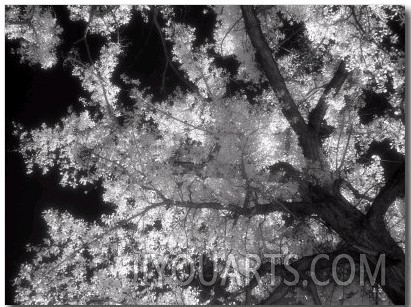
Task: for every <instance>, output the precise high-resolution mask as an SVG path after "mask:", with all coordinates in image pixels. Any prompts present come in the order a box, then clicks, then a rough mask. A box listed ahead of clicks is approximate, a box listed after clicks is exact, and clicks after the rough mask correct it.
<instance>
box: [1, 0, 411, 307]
mask: <svg viewBox="0 0 411 307" xmlns="http://www.w3.org/2000/svg"><path fill="white" fill-rule="evenodd" d="M67 10H68V12H69V16H70V20H71V22H72V23H73V24H74V23H80V24H82V25H83V26H84V28H83V29H84V32H83V33H82V34H80V36H79V37H78V40H77V41H76V42H75V43H74V44H73V46H72V48H71V49H70V51H68V52H67V53H63V52H61V50H60V49H59V48H60V45H61V44H62V43H64V42H63V39H62V34H63V33H64V32H65V31H70V28H63V27H62V26H61V25H60V24H59V20H58V18H57V17H56V16H55V13H54V12H53V8H52V7H46V6H8V7H6V30H5V32H6V37H7V38H8V39H10V40H15V41H17V42H18V47H17V48H16V49H15V52H16V54H17V55H18V56H19V57H20V58H21V61H22V62H24V63H27V64H28V65H31V66H32V67H33V69H51V68H52V67H54V66H58V65H64V66H65V67H66V69H68V70H70V71H71V72H72V75H73V77H75V78H77V79H78V80H79V81H80V82H81V86H82V88H83V90H84V91H83V94H82V95H81V97H79V100H78V102H73V105H75V107H73V108H71V109H69V110H68V112H67V115H66V116H65V117H64V118H61V119H60V120H59V122H58V123H57V124H55V125H54V124H50V123H43V124H42V125H41V127H38V128H37V129H32V130H28V129H26V128H25V127H23V126H22V125H20V124H19V123H16V124H15V127H16V128H15V133H16V135H17V136H18V137H19V138H20V147H19V151H20V153H21V154H22V155H23V157H24V159H25V162H26V165H27V172H28V173H30V172H32V171H33V170H34V169H35V168H38V169H40V170H42V172H43V173H47V172H48V171H50V169H54V168H57V169H58V170H59V172H60V175H61V178H60V184H61V185H63V186H68V187H71V188H77V187H78V186H79V185H101V186H102V187H103V188H104V194H103V199H104V201H105V202H106V203H107V205H108V206H111V207H112V208H113V209H114V211H113V213H112V214H106V215H102V216H101V219H100V220H99V221H98V222H95V223H88V222H86V221H84V220H81V219H78V218H76V217H75V216H72V215H71V214H70V213H68V212H58V211H57V210H47V211H45V212H44V219H45V221H46V223H47V225H48V234H47V237H46V238H44V242H43V243H42V244H41V245H39V246H29V247H28V251H29V252H32V253H33V258H32V261H31V262H29V263H25V264H22V266H21V270H20V273H19V275H18V277H17V278H16V279H15V286H16V299H17V301H18V302H20V303H23V304H49V303H51V304H93V303H98V304H153V303H157V304H168V303H174V304H204V303H211V304H219V303H234V304H242V303H248V304H262V303H267V304H273V303H281V302H282V303H284V302H292V303H294V304H295V303H305V304H312V303H315V304H320V303H328V304H333V303H337V302H338V303H348V304H369V303H375V302H377V303H389V302H392V303H395V304H404V303H405V256H404V249H405V242H404V228H405V203H404V194H405V190H404V186H405V158H404V154H405V101H404V96H405V50H404V37H403V29H404V14H405V13H404V8H403V7H400V6H254V7H253V6H241V7H240V6H206V7H203V8H202V9H201V10H198V11H199V12H201V14H202V15H201V16H199V17H198V20H202V19H201V18H204V16H206V17H207V18H209V20H211V21H210V24H209V25H208V27H209V29H208V30H209V32H210V35H208V36H207V35H205V36H201V35H200V34H199V27H200V22H195V21H194V22H193V20H190V19H184V17H182V13H181V7H171V6H76V5H74V6H67ZM187 10H190V9H189V8H187ZM133 22H139V23H145V24H150V29H151V31H153V32H154V33H155V34H153V35H157V36H158V37H159V42H161V43H160V44H159V47H160V48H162V50H163V54H164V57H163V58H162V59H161V61H162V62H164V71H163V72H162V73H158V74H157V75H156V76H157V79H158V80H156V82H157V84H158V85H160V86H159V87H157V89H156V90H154V86H150V84H148V85H147V84H143V82H141V80H140V79H139V71H138V69H136V71H130V70H127V69H126V68H125V65H124V59H125V58H126V57H127V56H129V55H130V52H131V50H133V49H132V45H133V43H135V41H133V40H136V38H135V37H134V38H131V37H130V35H127V33H130V32H132V29H130V27H131V24H132V23H133ZM138 39H139V38H137V40H138ZM91 40H94V41H96V40H97V41H98V44H93V45H92V44H91V43H90V41H91ZM136 56H137V55H136ZM159 61H160V59H159ZM167 76H172V78H173V80H170V78H169V77H167ZM175 80H178V81H175ZM56 103H58V102H56ZM387 153H390V154H391V155H390V156H391V157H395V159H394V158H392V159H387ZM147 254H155V255H161V257H162V259H163V260H164V259H165V257H168V258H169V259H172V260H174V261H175V262H176V268H177V269H176V270H177V271H176V274H174V275H173V274H171V273H170V268H169V267H168V266H164V267H163V269H164V272H165V273H166V274H165V275H166V276H171V277H165V280H161V277H160V276H159V274H158V272H159V270H158V269H159V267H161V263H162V262H161V261H160V260H158V259H157V258H156V257H151V258H149V257H148V258H147V257H146V260H147V259H148V260H147V263H146V264H147V265H146V268H145V269H146V270H147V272H146V273H147V274H146V275H144V274H142V273H144V272H141V270H140V272H137V271H136V259H137V258H138V256H140V257H142V256H143V255H147ZM182 254H184V255H186V257H187V259H185V260H186V261H177V260H178V257H177V255H182ZM249 254H254V255H259V256H260V258H261V263H258V261H256V260H255V259H254V260H253V261H252V265H251V266H252V267H258V269H257V270H256V272H254V274H252V273H250V274H249V273H248V272H247V271H245V270H244V267H246V266H247V265H248V264H249V263H248V262H247V257H246V255H249ZM268 254H283V255H286V254H294V255H297V256H298V257H296V258H298V259H290V263H291V266H292V267H293V268H294V269H295V270H296V271H298V273H300V281H299V282H298V283H297V284H295V285H289V284H288V283H287V281H290V280H293V277H292V274H290V271H288V270H285V268H284V264H285V263H284V262H283V259H280V261H274V259H270V258H267V257H264V255H268ZM317 254H325V255H328V256H329V260H328V261H326V260H324V261H322V262H321V261H319V262H318V266H317V272H316V273H317V275H318V276H322V277H323V278H325V277H326V276H328V275H327V274H329V272H330V271H331V265H332V261H333V260H334V259H335V258H336V257H338V255H339V254H348V255H351V256H352V257H353V259H354V260H355V264H356V268H357V270H356V273H355V278H354V282H352V283H351V284H349V285H345V286H342V285H339V284H337V283H336V282H333V281H330V283H329V284H328V285H324V286H318V285H315V283H313V280H312V277H311V276H310V269H311V267H310V264H311V260H312V259H313V258H314V257H315V256H316V255H317ZM360 254H364V255H366V259H367V261H368V263H369V264H370V267H371V269H376V268H377V266H378V260H379V256H380V255H382V254H383V255H385V257H386V258H385V259H386V267H385V272H386V273H385V275H386V280H385V282H383V280H382V279H383V277H382V276H381V274H378V275H377V277H376V284H375V285H372V283H370V282H369V281H367V283H366V284H365V285H360V283H359V279H358V276H359V274H360V272H359V270H358V263H359V261H360ZM188 258H190V259H192V261H193V262H192V263H194V265H195V266H196V267H197V268H200V271H202V272H203V273H204V276H207V277H206V278H205V279H206V280H207V281H209V280H211V279H212V277H213V276H214V275H215V276H216V282H214V283H212V284H206V283H204V282H201V281H200V275H201V274H198V272H197V273H196V274H195V275H194V278H192V279H191V280H188V281H187V282H186V283H182V282H181V281H182V280H183V281H184V280H186V279H187V278H189V273H188V272H189V269H190V268H189V266H188V265H187V264H188V263H190V261H188ZM233 259H234V260H233ZM180 260H181V259H180ZM212 260H213V261H212ZM163 262H164V263H165V261H163ZM227 268H229V269H227ZM273 268H275V269H276V275H275V278H274V279H273V280H271V279H270V278H269V277H270V272H271V269H273ZM338 268H339V276H342V277H341V279H342V280H345V279H346V278H345V279H344V277H343V275H344V269H346V268H347V263H346V262H344V261H342V262H341V265H339V266H338ZM143 275H144V276H143ZM147 275H148V276H147ZM257 275H259V276H260V277H261V279H259V278H257ZM173 277H174V278H173ZM176 277H177V279H176ZM201 277H203V276H201ZM144 278H146V281H147V280H148V281H149V282H151V283H147V284H145V283H144V282H142V281H144ZM178 278H179V280H178ZM153 281H156V282H153Z"/></svg>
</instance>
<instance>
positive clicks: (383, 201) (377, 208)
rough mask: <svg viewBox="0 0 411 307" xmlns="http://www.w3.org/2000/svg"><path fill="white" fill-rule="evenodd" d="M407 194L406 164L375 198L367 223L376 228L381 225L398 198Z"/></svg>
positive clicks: (403, 164) (402, 165)
mask: <svg viewBox="0 0 411 307" xmlns="http://www.w3.org/2000/svg"><path fill="white" fill-rule="evenodd" d="M404 192H405V162H403V163H402V164H401V166H400V167H399V168H398V171H397V172H395V173H394V174H393V175H392V176H391V178H389V179H388V181H387V183H386V184H385V185H384V186H383V187H382V188H381V190H380V192H379V193H378V195H377V196H376V197H375V199H374V201H373V203H372V205H371V208H370V209H369V210H368V212H367V215H366V221H367V222H368V223H369V224H371V225H374V226H377V225H381V224H382V222H383V218H384V215H385V213H386V212H387V210H388V208H389V207H390V205H391V203H392V202H393V201H394V200H395V199H396V198H397V197H403V196H404Z"/></svg>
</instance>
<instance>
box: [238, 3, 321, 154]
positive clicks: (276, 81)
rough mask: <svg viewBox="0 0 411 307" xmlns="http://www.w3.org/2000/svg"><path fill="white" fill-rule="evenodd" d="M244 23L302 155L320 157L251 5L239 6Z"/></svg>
mask: <svg viewBox="0 0 411 307" xmlns="http://www.w3.org/2000/svg"><path fill="white" fill-rule="evenodd" d="M241 10H242V13H243V18H244V23H245V27H246V31H247V34H248V37H249V38H250V40H251V43H252V45H253V46H254V48H255V50H256V55H257V57H258V59H259V60H260V62H261V67H262V69H263V71H264V73H265V75H266V77H267V79H268V81H269V83H270V85H271V88H272V89H273V91H274V93H275V95H276V97H277V98H278V100H279V102H280V107H281V111H282V113H283V114H284V116H285V118H286V119H287V121H288V122H289V124H290V126H291V127H292V128H293V130H294V131H295V133H296V134H297V136H298V140H299V142H300V145H301V147H302V149H303V153H304V156H305V157H306V158H307V159H309V160H312V161H317V160H319V159H320V150H319V149H320V146H319V142H318V140H317V138H316V137H315V135H313V133H312V130H311V129H309V127H308V125H307V124H306V122H305V121H304V118H303V117H302V116H301V114H300V112H299V110H298V107H297V105H296V104H295V102H294V100H293V98H292V97H291V94H290V92H289V91H288V88H287V86H286V84H285V81H284V78H283V77H282V75H281V73H280V70H279V68H278V65H277V63H276V61H275V60H274V58H273V56H272V52H271V50H270V47H269V46H268V44H267V42H266V40H265V38H264V34H263V32H262V30H261V27H260V23H259V20H258V18H257V16H256V13H255V10H254V8H253V7H252V6H241Z"/></svg>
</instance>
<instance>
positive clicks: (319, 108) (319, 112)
mask: <svg viewBox="0 0 411 307" xmlns="http://www.w3.org/2000/svg"><path fill="white" fill-rule="evenodd" d="M347 77H348V71H347V70H346V69H345V62H344V61H340V64H339V65H338V68H337V70H336V71H335V73H334V76H333V77H332V79H331V81H330V82H329V83H328V84H327V86H326V87H325V89H324V92H323V94H322V95H321V97H320V99H319V100H318V103H317V105H316V106H315V107H314V109H313V110H312V111H311V112H310V115H309V121H308V125H310V126H311V127H313V128H314V131H315V132H316V133H317V134H318V132H319V130H320V126H321V122H322V120H323V119H324V116H325V113H326V112H327V109H328V105H327V103H326V100H327V96H328V94H330V92H331V91H333V90H334V91H335V92H334V95H333V96H335V95H337V93H338V92H339V90H340V88H341V86H342V85H343V83H344V81H345V79H347Z"/></svg>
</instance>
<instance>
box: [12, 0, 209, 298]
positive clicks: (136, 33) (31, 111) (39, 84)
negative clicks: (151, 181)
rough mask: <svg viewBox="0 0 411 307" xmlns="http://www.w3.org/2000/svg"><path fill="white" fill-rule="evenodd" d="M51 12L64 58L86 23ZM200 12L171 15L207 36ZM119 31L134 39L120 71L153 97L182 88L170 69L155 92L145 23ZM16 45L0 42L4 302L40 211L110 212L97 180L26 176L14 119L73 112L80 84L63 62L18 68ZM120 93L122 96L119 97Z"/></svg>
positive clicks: (159, 65) (152, 47)
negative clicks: (2, 48) (2, 50)
mask: <svg viewBox="0 0 411 307" xmlns="http://www.w3.org/2000/svg"><path fill="white" fill-rule="evenodd" d="M54 10H55V12H56V15H57V19H58V23H59V24H60V25H61V26H62V27H63V29H64V32H63V37H62V39H63V41H64V44H63V45H62V46H60V48H59V51H58V52H59V54H60V56H62V55H64V54H66V53H67V52H68V51H69V49H70V48H71V47H72V46H73V43H74V42H75V41H77V40H78V39H79V38H80V37H81V36H82V33H83V31H84V24H81V23H72V22H70V21H69V19H68V13H67V11H66V10H65V9H64V8H63V7H59V6H55V7H54ZM202 11H203V8H202V7H191V8H190V9H188V8H187V9H181V10H179V13H178V14H177V16H178V17H179V18H181V20H182V21H183V20H184V21H186V22H189V23H192V24H196V25H199V26H200V32H199V35H198V37H199V39H201V40H202V39H204V37H205V36H206V35H208V36H209V35H210V34H211V31H212V27H211V26H210V22H211V21H212V19H213V17H212V16H204V15H203V14H202ZM210 17H211V19H210ZM160 22H161V21H160ZM205 32H207V33H205ZM123 35H124V37H127V39H128V40H129V41H130V42H131V43H132V44H131V45H130V47H129V48H128V50H127V55H126V57H125V58H123V60H122V63H121V66H120V69H119V71H120V70H121V71H126V72H127V73H128V74H129V75H130V76H132V77H138V78H139V79H140V80H141V81H142V84H143V85H146V86H151V87H152V89H153V93H156V94H157V99H160V98H161V96H163V95H165V94H166V93H167V92H170V91H171V90H172V89H173V88H175V86H176V85H181V86H183V87H184V84H180V83H181V82H180V81H178V80H177V78H176V77H175V75H173V72H172V71H171V69H168V71H167V74H166V84H165V85H166V87H165V92H164V91H160V87H161V80H162V74H163V70H164V67H165V59H164V53H163V49H162V45H161V44H160V38H159V36H158V33H157V32H156V29H155V28H154V27H153V26H152V23H151V22H150V23H148V24H143V23H142V22H141V17H138V16H135V17H134V18H133V19H132V21H131V23H130V25H129V26H128V27H127V28H125V29H124V32H123ZM89 43H90V45H91V49H92V53H94V54H97V53H98V50H99V47H101V45H102V41H101V40H100V39H98V38H97V37H95V36H90V37H89ZM15 46H16V45H15V43H13V42H9V41H6V57H5V64H6V65H5V71H6V87H5V88H6V93H5V94H6V120H5V122H6V161H5V162H6V169H5V177H6V178H5V179H6V180H5V182H6V186H5V193H6V199H5V201H6V209H5V215H6V216H5V220H6V228H5V231H6V259H5V260H6V276H5V278H6V304H13V303H14V301H13V296H14V294H13V289H12V287H11V283H10V281H11V279H13V278H14V277H15V276H16V274H17V272H18V268H19V266H20V264H21V263H22V262H24V261H28V260H29V258H28V257H27V255H26V254H25V245H26V244H27V243H32V244H36V243H40V242H41V240H42V238H44V236H45V231H46V227H45V223H44V222H43V220H42V218H41V213H42V212H43V211H44V210H45V209H47V208H51V207H52V208H57V209H59V210H62V211H65V210H67V211H68V212H70V213H72V214H73V215H75V216H76V217H79V218H83V219H86V220H88V221H93V220H96V219H98V217H99V216H100V215H101V214H102V213H109V212H110V208H109V206H108V205H107V204H104V203H103V201H102V196H101V195H102V189H101V187H100V186H98V185H96V186H88V187H85V188H82V187H80V188H77V189H75V190H74V189H71V188H68V187H66V188H63V187H61V186H60V185H59V175H58V171H56V170H52V171H51V172H50V173H49V174H47V175H41V174H40V172H39V171H36V172H34V173H33V174H30V175H27V174H26V172H25V166H24V162H23V159H22V157H21V155H20V154H19V153H18V152H16V151H15V149H16V148H17V146H18V139H17V138H15V137H14V136H13V135H12V133H13V127H12V122H17V123H21V124H23V125H24V126H25V127H26V128H29V129H30V128H36V127H38V126H40V125H41V123H43V122H46V123H48V124H54V123H56V122H58V120H59V118H61V117H62V116H64V115H66V114H67V108H68V107H69V106H71V105H73V106H74V109H78V106H79V104H78V97H79V95H80V94H84V93H83V92H82V89H81V87H80V82H79V81H78V80H77V79H74V78H72V77H71V73H70V70H69V69H68V68H63V65H61V63H59V64H58V65H57V66H55V67H53V68H52V69H49V70H46V71H45V70H41V69H39V68H33V67H29V66H27V65H24V64H23V65H22V64H21V63H20V61H19V58H18V57H17V56H15V55H12V54H11V53H10V50H11V47H15ZM78 48H80V53H81V54H83V55H84V46H82V45H78ZM122 97H124V99H126V97H125V95H123V96H122ZM85 192H87V193H85Z"/></svg>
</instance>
